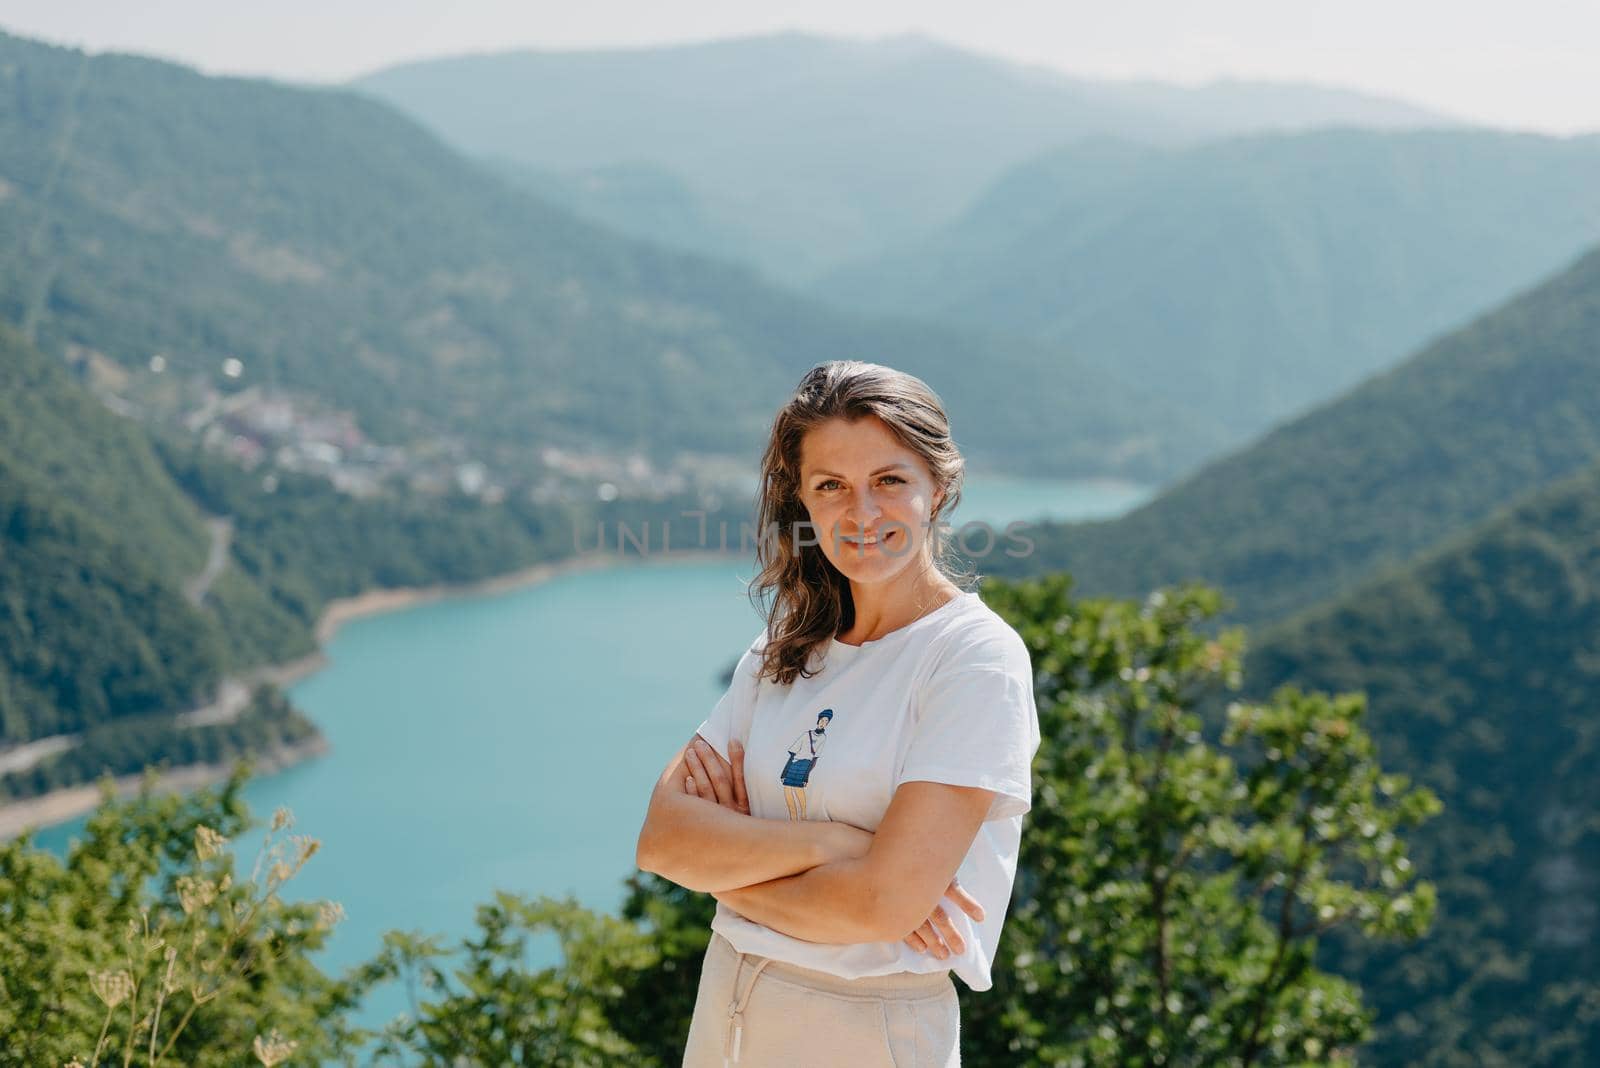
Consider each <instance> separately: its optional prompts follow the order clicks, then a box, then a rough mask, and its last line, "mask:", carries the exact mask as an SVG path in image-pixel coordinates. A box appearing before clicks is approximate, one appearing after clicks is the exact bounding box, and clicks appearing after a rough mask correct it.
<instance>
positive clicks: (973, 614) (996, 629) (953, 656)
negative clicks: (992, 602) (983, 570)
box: [930, 596, 1032, 676]
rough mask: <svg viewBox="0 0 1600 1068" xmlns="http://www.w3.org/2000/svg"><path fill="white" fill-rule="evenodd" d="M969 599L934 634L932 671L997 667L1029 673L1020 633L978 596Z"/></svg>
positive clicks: (1028, 662) (1025, 644) (1024, 643)
mask: <svg viewBox="0 0 1600 1068" xmlns="http://www.w3.org/2000/svg"><path fill="white" fill-rule="evenodd" d="M969 600H970V604H969V605H968V606H967V608H966V610H965V611H963V612H961V613H960V614H959V615H957V616H955V617H954V618H952V619H951V620H950V622H949V624H948V625H947V626H946V627H944V628H943V629H942V630H941V631H940V632H939V634H938V635H937V636H936V638H935V641H934V643H933V647H932V648H931V649H930V652H931V653H932V654H933V655H932V657H931V660H932V669H933V672H934V673H936V674H943V673H945V672H948V671H962V670H973V669H981V668H996V667H998V668H1003V669H1006V670H1011V671H1017V672H1022V673H1026V674H1028V675H1030V676H1031V675H1032V657H1031V656H1030V655H1029V653H1028V643H1027V642H1026V641H1024V640H1023V637H1022V635H1021V634H1019V633H1017V629H1016V628H1015V627H1013V626H1012V625H1011V624H1010V623H1009V622H1007V621H1006V619H1005V617H1004V616H1002V615H1000V613H998V612H996V611H995V610H994V609H993V608H990V607H989V606H988V605H987V604H986V603H984V601H983V599H982V598H981V597H976V596H974V597H972V598H970V599H969Z"/></svg>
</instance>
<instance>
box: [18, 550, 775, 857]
mask: <svg viewBox="0 0 1600 1068" xmlns="http://www.w3.org/2000/svg"><path fill="white" fill-rule="evenodd" d="M649 555H650V557H651V558H652V559H666V560H673V561H675V562H682V563H691V562H693V563H704V562H707V561H716V560H730V561H732V560H745V559H748V556H747V555H746V554H741V553H723V552H710V551H706V550H698V549H675V550H670V551H663V552H655V553H651V554H649ZM630 559H635V560H637V559H641V558H640V557H638V556H634V557H629V556H628V555H626V554H622V553H616V552H612V551H610V550H592V551H589V552H585V553H582V554H580V555H577V556H569V557H563V558H562V559H559V560H549V561H545V562H543V563H538V564H533V565H530V566H528V567H522V568H518V569H517V570H515V571H508V572H505V573H504V574H500V575H491V576H489V577H488V578H483V579H477V580H474V581H472V582H461V583H435V584H433V585H430V586H396V587H390V588H386V589H376V590H368V591H366V592H365V593H358V594H355V595H353V596H350V597H337V598H334V599H333V600H330V601H329V602H328V603H327V604H326V605H324V606H323V609H322V612H321V613H320V614H319V615H318V616H317V622H316V626H315V627H314V628H313V634H314V636H315V639H316V643H317V649H316V650H314V651H312V652H310V653H307V654H305V655H304V656H301V657H297V658H295V659H293V660H285V661H282V662H279V663H275V664H263V665H261V666H259V667H257V668H254V669H252V670H251V671H249V672H247V673H246V674H245V679H246V680H247V682H248V683H249V684H251V685H252V686H254V685H256V684H259V683H263V682H270V683H272V684H273V685H275V686H278V687H280V688H286V687H288V686H292V685H293V684H294V683H296V682H299V681H300V680H302V679H304V678H306V677H307V676H310V675H314V674H316V673H317V672H318V671H321V670H322V669H323V668H324V667H327V666H328V664H329V663H331V661H330V659H329V657H328V654H327V652H326V651H325V649H324V648H323V646H325V645H327V643H328V642H329V641H330V640H332V638H333V636H334V635H335V634H337V633H338V631H339V628H340V627H343V626H344V625H345V624H346V623H350V622H353V621H355V620H357V619H365V618H367V617H369V616H377V615H384V614H386V613H389V612H398V611H400V610H402V609H405V608H411V607H414V606H416V605H421V604H427V603H429V602H432V601H440V600H446V599H455V598H463V597H487V596H493V595H495V594H499V593H507V592H510V591H512V590H517V589H523V588H526V587H530V586H537V585H540V584H541V583H545V582H549V581H550V580H551V579H555V578H560V577H563V576H566V575H574V574H579V573H581V572H584V571H591V570H596V569H600V568H608V567H618V566H621V565H623V564H625V563H626V562H627V561H628V560H630ZM331 748H332V747H331V746H330V745H329V744H328V741H327V739H325V738H324V737H323V736H322V735H321V733H320V732H319V733H318V734H317V736H316V737H315V738H313V739H310V740H308V741H305V742H301V743H298V744H295V745H287V746H276V747H274V748H272V749H269V750H267V751H266V752H263V753H259V754H256V755H255V757H254V760H255V773H254V774H255V775H270V774H274V773H276V772H279V771H283V770H285V769H287V768H290V767H292V766H294V765H295V764H298V763H301V762H302V761H305V760H310V759H312V758H314V757H318V756H322V755H324V754H326V753H328V752H329V751H330V750H331ZM238 759H243V758H242V757H241V758H235V760H233V761H229V762H228V763H225V764H179V765H175V766H173V767H170V768H167V769H165V770H164V771H163V772H162V773H161V777H160V779H159V780H158V782H157V784H156V788H157V789H158V790H179V791H182V790H192V789H197V788H199V787H202V786H208V785H211V784H214V783H218V782H223V781H226V780H227V778H228V776H229V775H230V774H231V773H232V770H233V766H234V763H236V762H237V760H238ZM142 778H143V776H142V774H128V775H123V776H119V777H118V778H117V779H116V780H115V790H116V796H118V797H127V796H129V795H130V794H132V793H134V792H136V791H137V790H138V787H139V784H140V782H141V780H142ZM99 803H100V788H99V785H98V783H97V782H96V783H83V784H80V785H77V786H66V787H62V788H61V789H59V790H51V791H50V792H49V793H44V794H39V795H38V796H36V797H26V798H22V799H21V800H18V801H11V802H8V803H5V804H0V842H5V841H9V840H10V839H12V838H15V837H17V835H19V834H21V833H22V831H23V830H25V829H29V828H31V829H34V830H42V829H44V828H46V827H51V826H54V825H55V824H58V823H64V822H66V821H67V820H70V819H74V818H76V817H78V816H81V815H83V814H85V813H87V812H91V811H93V810H94V809H95V808H96V807H97V806H98V805H99Z"/></svg>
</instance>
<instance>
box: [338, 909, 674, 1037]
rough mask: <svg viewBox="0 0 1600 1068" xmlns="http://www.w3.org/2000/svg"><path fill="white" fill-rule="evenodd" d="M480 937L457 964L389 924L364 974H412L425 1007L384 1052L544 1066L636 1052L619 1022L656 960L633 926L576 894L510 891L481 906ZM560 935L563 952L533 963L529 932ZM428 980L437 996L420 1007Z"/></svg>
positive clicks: (391, 1033) (411, 983) (390, 1031)
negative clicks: (636, 979) (639, 977)
mask: <svg viewBox="0 0 1600 1068" xmlns="http://www.w3.org/2000/svg"><path fill="white" fill-rule="evenodd" d="M477 923H478V927H479V934H478V936H477V937H474V938H467V939H463V940H462V942H461V944H460V946H459V947H458V949H457V951H456V952H459V953H460V954H461V955H462V956H463V957H464V958H465V959H464V960H462V961H461V962H460V963H459V964H458V966H456V967H455V968H454V969H453V970H450V971H447V970H446V969H445V968H444V967H443V966H442V961H443V960H444V959H445V957H446V956H447V955H449V954H448V953H447V951H446V950H445V949H444V947H442V946H441V945H440V943H439V941H438V939H436V938H424V937H420V936H414V935H407V934H403V933H400V932H396V931H390V932H387V933H386V934H385V936H384V946H383V950H382V952H380V953H379V955H378V956H377V957H375V958H374V959H373V960H372V961H371V962H369V963H368V964H367V965H365V966H364V968H363V971H362V974H361V979H360V982H362V983H363V984H367V983H373V982H378V981H385V980H393V979H401V980H403V981H405V982H406V984H407V988H408V990H410V991H411V992H412V995H413V1016H411V1017H408V1018H403V1019H402V1020H401V1021H399V1022H394V1023H390V1024H389V1025H388V1026H387V1027H386V1028H385V1029H384V1031H383V1033H382V1036H381V1037H380V1038H379V1039H378V1041H377V1043H376V1044H375V1045H374V1047H373V1056H374V1057H375V1058H378V1059H379V1060H380V1061H382V1060H386V1059H390V1058H395V1057H399V1056H401V1055H407V1056H410V1057H415V1058H419V1059H420V1060H419V1061H412V1062H411V1063H421V1064H424V1065H441V1066H453V1065H457V1064H461V1063H463V1062H465V1063H469V1064H482V1065H491V1064H493V1065H499V1064H530V1065H531V1064H538V1065H550V1066H551V1068H603V1066H605V1065H610V1064H617V1063H619V1062H621V1061H624V1060H632V1059H633V1058H634V1055H635V1052H636V1051H635V1049H634V1047H633V1046H632V1044H631V1043H629V1042H628V1041H627V1040H626V1039H625V1038H623V1037H622V1035H621V1034H619V1033H618V1032H617V1031H616V1030H615V1025H614V1023H613V1022H612V1021H613V1020H615V1019H617V1018H618V1017H619V1013H618V1009H619V1006H620V1004H621V999H622V995H623V993H624V989H625V988H624V980H625V979H626V978H627V977H629V976H631V975H633V974H634V973H636V972H638V971H639V970H640V969H642V968H645V967H648V966H649V965H651V964H653V963H654V961H655V960H656V956H657V954H656V952H655V950H654V948H653V947H652V946H651V944H650V941H649V939H648V938H647V937H645V935H644V934H643V933H641V932H640V931H638V930H637V929H636V928H635V927H634V926H633V925H632V924H630V923H626V922H624V921H622V920H618V919H616V918H614V917H611V916H605V915H601V914H597V913H594V912H591V911H589V910H588V909H585V908H583V907H582V906H580V905H579V904H578V903H577V902H576V901H575V900H572V899H571V898H568V899H566V900H562V901H557V900H553V899H551V898H548V897H540V898H539V899H538V900H535V901H530V900H528V899H526V898H523V897H520V896H518V895H514V894H508V893H505V892H498V893H496V894H495V895H494V900H493V902H492V903H490V904H487V905H481V906H479V908H478V914H477ZM544 931H551V932H553V933H554V934H555V935H556V936H557V938H558V940H559V943H560V949H561V960H560V962H559V963H558V964H557V965H555V966H552V967H548V968H542V969H540V970H538V971H530V970H528V968H527V964H526V955H527V947H528V939H529V936H530V935H535V934H538V933H541V932H544ZM418 983H420V984H421V985H422V986H423V987H424V988H425V989H426V990H428V991H429V992H431V996H430V997H429V999H428V1000H427V1001H425V1002H422V1003H420V1004H418V1003H417V1002H416V1000H415V997H416V986H417V984H418Z"/></svg>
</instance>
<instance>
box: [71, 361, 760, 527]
mask: <svg viewBox="0 0 1600 1068" xmlns="http://www.w3.org/2000/svg"><path fill="white" fill-rule="evenodd" d="M67 362H68V365H69V366H70V367H71V368H72V369H73V371H74V372H75V373H76V374H77V375H78V376H79V377H80V378H81V379H82V380H83V381H85V382H86V383H87V384H88V385H89V386H90V388H91V389H92V390H93V391H94V393H95V394H96V396H98V397H99V398H100V400H101V401H102V402H103V403H104V404H105V405H106V406H107V407H109V408H110V409H111V410H113V411H115V412H117V413H118V414H120V415H123V416H127V417H129V418H133V419H138V420H141V421H146V422H153V423H164V424H167V425H177V426H181V427H182V428H183V429H184V430H186V431H187V432H188V433H190V434H192V435H194V436H195V437H197V438H198V439H199V440H200V441H201V442H202V444H204V446H205V447H206V448H207V449H210V450H212V451H215V452H217V453H219V454H221V455H223V456H226V457H227V458H228V459H230V460H231V461H233V462H234V463H236V464H238V465H239V466H241V467H243V468H244V469H246V470H249V471H255V470H258V469H259V470H260V471H261V472H262V476H261V477H262V481H261V488H262V489H263V490H264V491H265V492H269V493H270V492H274V491H275V490H276V489H277V484H278V475H277V472H279V471H295V472H299V473H302V474H308V475H314V476H317V477H320V478H324V479H326V480H327V481H328V482H329V483H331V484H332V485H333V486H334V487H335V488H336V489H338V490H339V491H340V492H342V493H346V494H349V495H351V496H354V497H368V496H373V495H375V494H379V493H383V492H396V491H398V492H409V493H413V494H422V495H443V494H447V493H451V492H458V493H462V494H466V495H468V496H471V497H476V498H478V499H480V500H482V501H483V502H485V503H487V504H498V503H500V502H501V501H504V500H505V499H506V497H507V495H508V494H511V493H526V494H527V496H528V498H529V499H530V500H532V501H535V502H540V503H545V502H554V501H571V500H579V499H590V500H593V499H600V500H614V499H617V498H619V497H626V498H629V499H639V498H660V497H663V496H666V495H669V494H673V493H679V492H682V491H683V490H685V489H686V488H687V487H688V486H689V485H690V484H691V480H690V478H689V477H688V476H687V475H686V473H685V472H683V471H666V470H661V469H659V468H658V467H657V466H656V465H654V464H652V463H651V461H650V459H649V458H648V457H646V456H644V455H643V454H641V453H638V452H633V453H627V454H614V453H605V452H596V451H578V450H574V449H566V448H558V447H555V446H552V445H546V446H534V445H530V448H531V449H537V460H538V463H537V465H536V466H537V470H536V472H535V473H534V474H532V475H531V476H530V475H529V474H527V473H526V472H525V471H524V470H519V471H517V472H516V473H511V472H501V471H496V470H494V469H493V467H492V466H491V465H490V464H489V463H488V462H486V461H485V460H483V459H481V458H478V457H475V456H473V455H472V454H471V452H470V449H469V446H468V444H467V443H466V442H465V441H464V440H462V439H460V438H456V437H439V438H434V439H430V440H428V441H425V442H415V443H411V444H410V445H406V446H401V445H383V444H379V443H377V442H373V441H369V440H368V439H367V437H366V435H365V434H364V433H363V432H362V430H361V428H360V426H358V425H357V422H356V417H355V415H354V413H352V412H350V411H347V410H344V409H339V408H334V407H332V406H330V405H329V404H327V403H326V402H324V401H322V400H321V399H320V398H317V397H315V396H313V395H310V394H307V393H304V392H300V391H295V390H290V389H286V388H282V387H271V386H266V385H262V384H259V383H255V384H249V385H244V384H242V379H243V378H244V375H245V367H244V364H243V363H242V361H240V360H238V359H237V358H234V357H227V358H224V359H222V360H221V361H220V366H219V367H218V368H217V371H218V372H220V374H215V373H213V374H208V373H206V372H205V371H204V370H200V369H194V368H190V369H188V370H187V371H185V372H183V373H179V372H178V371H177V370H176V369H175V368H174V367H173V366H172V365H171V363H170V362H169V360H168V359H167V357H166V356H164V355H161V354H155V355H152V356H151V357H150V359H149V362H148V364H147V365H146V366H145V367H144V368H142V369H139V370H130V369H129V368H127V367H125V366H123V365H121V364H119V363H117V362H116V361H114V360H112V359H110V358H109V357H107V356H105V355H104V354H102V353H100V352H97V351H95V350H93V349H89V348H86V347H84V346H69V347H68V351H67ZM219 380H220V382H221V383H224V385H223V386H222V387H221V388H219V384H218V382H219ZM229 381H235V382H241V385H240V386H239V388H237V389H228V388H226V386H225V383H227V382H229ZM728 468H729V465H728V463H727V461H726V460H723V459H722V458H711V457H708V458H706V462H705V463H703V464H698V463H697V464H696V472H695V474H696V478H695V479H694V483H695V484H700V485H707V484H717V483H722V484H727V480H728V479H729V478H730V477H731V478H732V479H734V480H735V481H736V480H737V478H738V473H737V471H732V470H729V469H728Z"/></svg>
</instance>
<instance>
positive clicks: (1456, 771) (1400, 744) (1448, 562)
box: [1242, 332, 1600, 1068]
mask: <svg viewBox="0 0 1600 1068" xmlns="http://www.w3.org/2000/svg"><path fill="white" fill-rule="evenodd" d="M1597 336H1600V335H1597V334H1595V333H1593V332H1591V333H1590V334H1589V344H1590V346H1591V352H1593V351H1594V348H1593V345H1594V340H1595V338H1596V337H1597ZM1488 447H1490V448H1492V447H1493V444H1492V442H1491V443H1488ZM1597 635H1600V466H1597V465H1590V466H1589V467H1587V468H1585V469H1584V470H1582V471H1581V472H1579V473H1577V474H1575V475H1573V476H1571V477H1569V478H1567V479H1563V480H1560V481H1558V482H1555V483H1552V484H1551V485H1548V486H1545V487H1543V488H1541V489H1539V490H1536V491H1534V492H1532V493H1529V494H1525V495H1522V496H1519V497H1518V498H1517V499H1516V500H1515V501H1513V502H1512V503H1510V504H1508V505H1506V506H1505V507H1503V508H1500V509H1497V510H1496V511H1495V512H1493V513H1492V514H1491V515H1489V516H1488V517H1487V518H1485V519H1484V520H1482V521H1481V522H1480V523H1478V524H1476V525H1475V526H1473V527H1471V528H1468V529H1467V530H1464V531H1461V532H1460V533H1458V534H1457V535H1455V536H1452V537H1450V538H1448V539H1446V540H1445V541H1443V542H1441V543H1440V544H1439V545H1437V546H1436V547H1435V548H1433V549H1431V550H1429V551H1428V552H1427V553H1425V554H1423V555H1421V556H1420V557H1418V558H1417V559H1415V560H1414V561H1412V562H1411V563H1409V564H1407V565H1404V566H1397V567H1391V568H1388V569H1386V570H1384V571H1383V572H1381V573H1378V574H1375V575H1374V576H1372V577H1371V578H1369V579H1368V580H1367V581H1366V582H1364V583H1362V584H1361V585H1359V586H1358V587H1356V588H1354V589H1352V590H1350V591H1349V592H1348V593H1346V594H1344V595H1343V596H1341V597H1339V598H1337V599H1335V600H1333V601H1331V602H1324V603H1320V604H1317V605H1314V606H1311V607H1309V608H1307V609H1306V610H1304V611H1302V612H1299V613H1297V614H1295V615H1294V616H1292V617H1291V618H1289V619H1287V620H1284V621H1282V622H1281V623H1279V624H1277V625H1275V626H1273V627H1269V628H1267V629H1265V630H1264V631H1262V632H1260V633H1258V634H1254V635H1252V637H1251V642H1250V645H1251V646H1252V648H1251V649H1250V650H1249V652H1248V654H1247V656H1246V661H1245V671H1244V679H1245V682H1246V687H1245V693H1244V694H1243V695H1242V696H1244V697H1246V698H1248V699H1260V698H1263V697H1265V696H1266V695H1267V694H1269V693H1270V692H1271V690H1272V689H1273V688H1275V687H1276V686H1278V685H1279V684H1281V683H1284V682H1290V681H1292V682H1294V683H1295V684H1296V685H1298V686H1301V687H1302V688H1311V689H1316V690H1329V691H1338V692H1348V691H1353V690H1361V691H1364V692H1365V693H1366V695H1367V700H1368V712H1367V721H1368V724H1369V726H1370V728H1371V730H1372V732H1373V735H1374V738H1375V740H1376V742H1377V744H1378V746H1379V750H1380V752H1381V753H1382V754H1383V762H1384V766H1385V767H1391V768H1394V769H1395V770H1398V771H1403V772H1404V773H1406V774H1407V775H1409V776H1410V777H1411V779H1412V780H1413V781H1415V782H1419V783H1422V784H1424V785H1427V786H1428V787H1430V788H1431V789H1433V790H1434V791H1435V792H1436V793H1438V794H1439V796H1440V799H1441V800H1442V801H1443V802H1444V811H1443V813H1442V814H1441V815H1440V817H1439V818H1437V819H1436V820H1433V821H1431V822H1430V823H1428V824H1426V825H1424V826H1423V827H1421V828H1420V829H1418V830H1417V831H1415V832H1413V833H1412V834H1411V835H1410V837H1409V850H1410V856H1411V857H1412V859H1413V861H1414V862H1415V863H1416V865H1417V867H1418V870H1419V871H1420V872H1421V873H1423V875H1424V876H1425V877H1426V878H1428V879H1431V880H1433V882H1434V883H1435V884H1436V887H1437V890H1438V895H1439V896H1438V909H1437V913H1436V920H1435V923H1434V926H1433V928H1432V930H1431V931H1430V932H1429V934H1428V935H1427V937H1426V938H1424V939H1423V940H1421V941H1420V942H1417V943H1415V944H1411V945H1406V946H1403V947H1396V946H1390V945H1383V944H1379V943H1363V942H1362V941H1361V940H1359V939H1350V940H1345V939H1340V940H1338V941H1336V942H1334V943H1332V944H1329V945H1326V946H1324V947H1322V948H1323V950H1324V951H1325V955H1326V958H1327V960H1326V963H1324V962H1321V961H1319V964H1323V966H1325V967H1326V966H1331V967H1333V968H1334V969H1336V970H1339V971H1342V972H1345V973H1346V974H1350V975H1353V976H1355V977H1356V978H1358V979H1359V981H1360V983H1361V985H1362V987H1363V989H1364V992H1365V995H1366V997H1367V999H1368V1001H1369V1002H1370V1003H1371V1004H1373V1005H1374V1006H1375V1007H1376V1008H1377V1010H1378V1020H1377V1033H1376V1037H1375V1039H1374V1041H1373V1043H1372V1053H1373V1060H1372V1063H1376V1064H1389V1065H1397V1066H1398V1065H1405V1066H1408V1068H1410V1066H1418V1068H1445V1066H1450V1068H1455V1066H1467V1065H1474V1066H1476V1065H1490V1064H1494V1065H1519V1066H1520V1065H1530V1066H1531V1065H1552V1066H1554V1065H1577V1064H1600V1014H1597V1013H1596V1012H1595V1007H1596V1006H1597V1005H1600V906H1597V904H1596V903H1597V902H1600V776H1597V775H1596V774H1595V767H1596V762H1597V761H1600V717H1597V715H1596V712H1595V709H1596V707H1597V706H1600V656H1597V652H1600V650H1597V646H1596V636H1597ZM1362 1059H1363V1060H1366V1057H1365V1056H1363V1058H1362Z"/></svg>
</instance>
